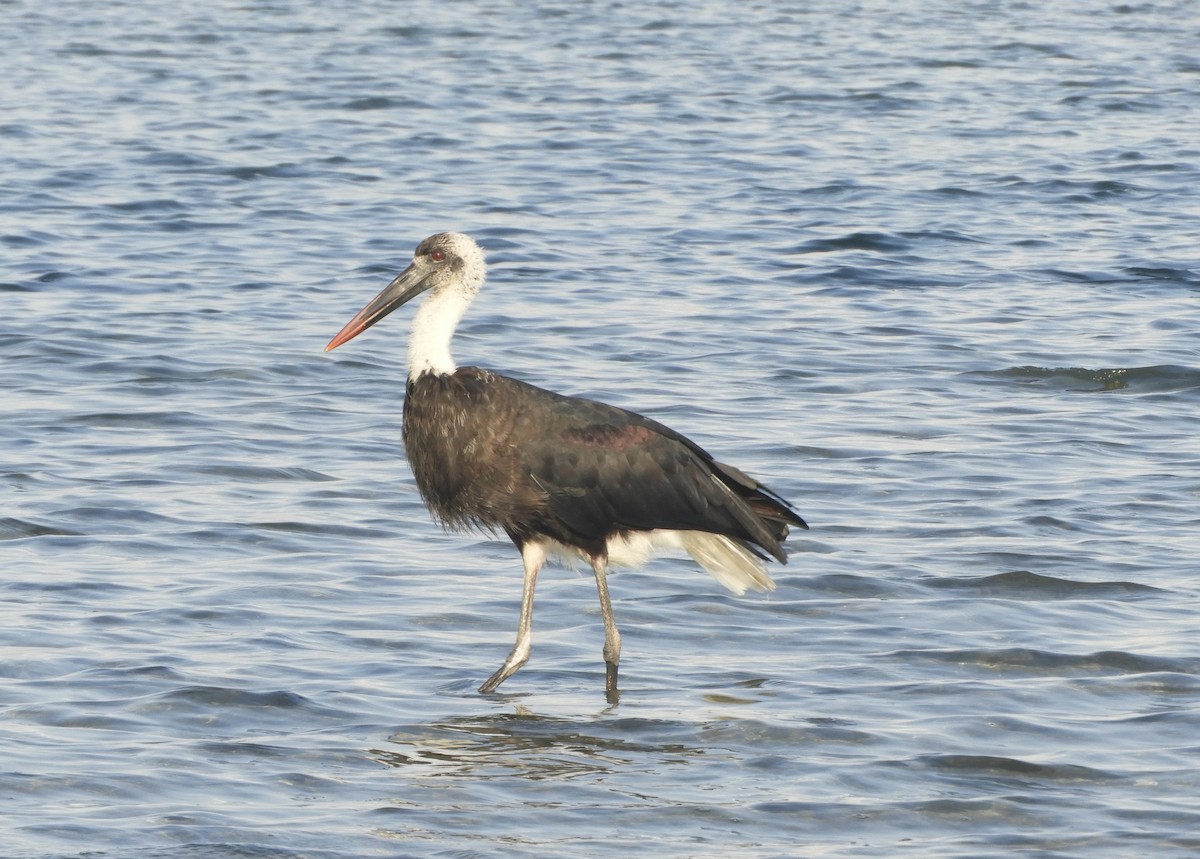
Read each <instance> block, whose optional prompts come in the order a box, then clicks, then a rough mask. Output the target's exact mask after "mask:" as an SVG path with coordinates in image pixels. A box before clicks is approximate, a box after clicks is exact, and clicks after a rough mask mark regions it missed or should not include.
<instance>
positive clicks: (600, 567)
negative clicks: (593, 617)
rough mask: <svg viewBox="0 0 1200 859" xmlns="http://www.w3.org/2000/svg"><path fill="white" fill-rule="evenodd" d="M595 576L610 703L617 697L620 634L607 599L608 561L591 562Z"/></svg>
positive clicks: (605, 685)
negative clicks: (602, 629)
mask: <svg viewBox="0 0 1200 859" xmlns="http://www.w3.org/2000/svg"><path fill="white" fill-rule="evenodd" d="M592 571H593V572H594V573H595V574H596V590H597V592H599V594H600V615H601V617H603V618H604V692H605V694H606V695H607V696H608V698H609V700H610V701H615V700H616V697H617V665H618V664H619V663H620V662H621V633H620V632H619V631H618V630H617V622H616V620H615V619H614V618H613V610H612V601H611V600H609V598H608V559H607V558H597V559H595V560H593V561H592Z"/></svg>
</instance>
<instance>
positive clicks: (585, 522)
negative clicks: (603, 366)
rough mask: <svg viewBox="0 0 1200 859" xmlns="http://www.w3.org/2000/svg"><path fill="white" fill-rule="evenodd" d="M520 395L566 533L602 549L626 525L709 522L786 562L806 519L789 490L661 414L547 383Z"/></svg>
mask: <svg viewBox="0 0 1200 859" xmlns="http://www.w3.org/2000/svg"><path fill="white" fill-rule="evenodd" d="M516 384H519V385H520V384H522V383H516ZM522 387H525V388H531V387H532V386H524V385H522ZM534 392H536V393H534ZM520 399H521V401H522V402H523V403H525V404H526V405H527V406H528V407H529V410H530V413H529V414H528V415H527V416H526V417H527V419H528V420H529V422H530V424H531V425H533V426H536V427H537V430H538V431H537V433H536V435H531V436H529V437H527V438H523V443H522V445H521V446H520V453H519V456H520V458H521V464H522V466H523V468H524V469H525V470H526V471H527V473H528V474H529V475H530V477H531V478H532V479H533V481H534V482H535V484H536V485H537V486H538V487H539V488H540V489H541V490H542V491H544V492H545V494H546V504H547V512H548V513H549V514H550V517H552V518H553V520H554V524H555V525H557V526H558V527H561V528H563V529H565V530H566V531H567V532H569V533H564V534H563V535H562V538H563V539H564V540H565V541H566V542H583V543H586V544H588V545H591V546H593V547H595V548H597V549H598V548H599V547H601V546H602V545H603V542H604V541H605V540H606V539H607V538H608V537H609V536H611V535H612V534H613V533H618V532H621V531H643V530H652V529H657V528H664V529H675V530H685V531H707V532H710V533H716V534H724V535H726V536H729V537H731V538H734V539H736V540H739V541H741V542H743V543H750V544H755V545H758V546H760V547H762V549H763V550H765V551H766V552H769V553H770V554H771V555H772V556H774V557H775V558H776V559H778V560H779V561H781V562H782V561H784V560H785V557H786V556H785V554H784V551H783V547H782V546H781V545H780V542H781V541H782V540H783V538H784V537H785V536H786V535H787V530H788V528H787V526H788V525H789V524H791V525H796V526H798V527H804V528H806V527H807V525H805V523H804V520H803V519H801V518H800V517H799V516H798V515H797V514H796V513H795V512H794V511H793V510H792V509H791V508H790V507H789V506H788V505H787V503H786V502H785V501H784V500H783V499H782V498H780V497H779V496H777V495H775V494H774V493H772V492H770V491H769V490H767V489H766V488H765V487H763V486H762V485H761V484H759V483H758V482H757V481H755V480H754V479H752V478H750V477H749V476H747V475H746V474H744V473H742V472H741V471H739V470H738V469H736V468H733V467H732V466H727V465H724V464H722V463H718V462H716V461H715V460H713V458H712V457H711V456H710V455H709V454H708V453H707V452H706V451H705V450H703V449H702V448H701V447H699V446H698V445H697V444H695V442H693V441H691V440H690V439H688V438H687V437H685V436H683V435H680V434H679V433H677V432H675V431H674V430H672V429H670V428H669V427H666V426H664V425H663V424H660V423H658V422H657V421H653V420H651V419H649V418H646V417H643V416H641V415H639V414H636V413H634V412H629V411H626V410H624V409H620V408H617V407H615V406H609V405H606V404H604V403H598V402H595V401H592V400H585V399H580V398H576V397H563V396H560V395H558V394H554V393H552V392H550V391H543V390H542V389H540V388H532V390H527V391H526V392H524V396H522V397H521V398H520ZM522 435H524V434H522ZM547 524H548V523H544V524H543V526H542V528H543V529H545V530H549V528H548V527H547Z"/></svg>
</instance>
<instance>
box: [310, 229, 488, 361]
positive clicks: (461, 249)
mask: <svg viewBox="0 0 1200 859" xmlns="http://www.w3.org/2000/svg"><path fill="white" fill-rule="evenodd" d="M485 273H486V266H485V265H484V257H483V250H482V249H481V248H480V247H479V245H477V244H475V240H474V239H472V238H471V237H470V236H467V235H463V234H462V233H438V234H436V235H433V236H430V237H429V238H427V239H425V240H424V241H423V242H421V243H420V244H419V245H417V249H416V251H415V252H414V253H413V261H412V262H411V263H410V264H409V266H408V268H406V269H405V270H404V271H402V272H400V274H398V275H396V278H395V280H393V281H392V282H391V283H389V284H388V285H387V286H386V287H384V289H383V291H382V292H380V293H379V295H377V296H375V297H374V298H373V299H371V301H370V303H369V304H367V306H366V307H364V308H363V309H362V310H360V311H359V312H358V313H357V314H356V315H355V317H354V318H353V319H351V320H350V321H349V322H347V323H346V326H345V327H344V328H343V329H342V330H341V331H339V332H338V333H337V336H336V337H334V338H333V339H332V340H330V341H329V345H328V346H326V347H325V351H326V352H328V351H330V350H331V349H336V348H337V347H338V346H341V345H342V344H343V343H345V342H346V341H347V340H352V339H354V338H355V337H357V336H358V335H359V334H361V333H362V332H364V331H366V330H367V329H368V328H370V327H371V326H372V325H374V324H375V323H376V322H378V321H379V320H380V319H383V317H385V316H387V315H388V314H389V313H391V312H392V311H393V310H395V309H396V308H397V307H400V306H401V305H402V304H406V303H407V302H409V301H411V300H412V299H414V298H416V297H417V296H418V295H420V294H421V293H422V292H426V291H430V290H432V291H433V293H434V294H438V293H442V292H447V291H455V292H458V293H460V294H461V296H462V297H463V298H465V299H466V300H467V301H469V300H470V299H472V298H474V297H475V293H477V292H479V287H481V286H482V285H483V279H484V275H485Z"/></svg>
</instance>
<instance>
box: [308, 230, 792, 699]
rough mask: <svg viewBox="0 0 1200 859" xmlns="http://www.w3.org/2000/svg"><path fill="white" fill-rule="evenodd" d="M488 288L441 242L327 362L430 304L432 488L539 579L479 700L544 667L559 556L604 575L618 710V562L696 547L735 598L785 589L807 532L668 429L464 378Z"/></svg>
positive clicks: (423, 251)
mask: <svg viewBox="0 0 1200 859" xmlns="http://www.w3.org/2000/svg"><path fill="white" fill-rule="evenodd" d="M485 274H486V266H485V264H484V254H483V251H482V250H480V248H479V246H478V245H477V244H476V243H475V242H474V241H473V240H472V239H471V238H470V237H469V236H465V235H463V234H461V233H438V234H437V235H433V236H430V237H429V238H427V239H425V240H424V241H423V242H421V243H420V244H419V245H418V246H417V249H416V252H415V254H414V255H413V261H412V263H411V264H410V265H409V266H408V267H407V268H406V269H405V270H404V271H403V272H401V273H400V274H399V275H398V276H397V277H396V278H395V279H394V280H393V281H392V282H391V283H390V284H388V285H387V286H386V287H385V288H384V289H383V291H382V292H380V293H379V295H377V296H376V297H375V298H374V299H372V300H371V302H370V303H369V304H367V306H366V307H364V308H363V309H362V310H361V311H359V313H358V314H357V315H356V316H355V317H354V318H353V319H351V320H350V321H349V322H348V323H346V326H345V327H344V328H342V330H341V331H339V332H338V334H337V336H335V337H334V338H333V339H332V340H331V341H329V345H328V346H326V347H325V351H326V352H328V351H330V350H331V349H336V348H337V347H338V346H341V345H342V344H343V343H345V342H346V341H348V340H350V339H352V338H354V337H356V336H358V335H359V334H361V333H362V332H363V331H365V330H366V329H367V328H369V327H370V326H372V325H374V324H375V323H376V322H378V321H379V320H381V319H383V318H384V317H385V316H387V315H388V314H389V313H391V312H392V311H393V310H395V309H396V308H398V307H400V306H401V305H403V304H404V303H406V302H408V301H410V300H411V299H413V298H415V297H416V296H418V295H420V294H421V293H424V292H428V293H429V295H428V297H427V298H426V299H425V300H424V302H422V304H421V307H420V309H418V310H417V313H416V316H415V318H414V320H413V325H412V333H411V336H410V338H409V344H408V384H407V387H406V395H405V399H404V431H403V436H404V446H405V450H406V452H407V455H408V461H409V464H410V466H411V467H412V471H413V475H414V477H415V478H416V483H417V488H418V489H419V490H420V493H421V497H422V498H423V499H424V501H425V503H426V505H427V506H428V507H429V509H430V511H431V512H432V513H433V515H434V516H435V517H436V518H437V519H439V520H441V522H442V523H443V524H444V525H446V526H448V527H451V528H456V529H467V528H472V527H474V528H481V529H483V530H486V531H491V532H493V533H494V532H496V531H497V530H502V531H504V533H505V534H507V535H508V537H509V539H511V540H512V542H513V544H514V545H516V547H517V550H518V551H519V552H520V553H521V560H522V563H523V564H524V568H525V575H524V585H523V588H522V592H521V614H520V620H519V622H518V624H517V639H516V643H515V644H514V646H513V648H512V650H511V652H510V653H509V654H508V658H506V659H505V660H504V664H503V665H501V666H500V668H499V669H498V670H497V671H496V672H495V673H494V674H492V676H491V677H489V678H488V679H487V680H486V681H485V682H484V683H483V685H482V686H480V687H479V691H480V692H481V693H484V694H487V693H490V692H493V691H494V690H495V689H496V687H498V686H499V685H500V684H501V683H503V682H504V681H505V680H507V679H508V678H509V677H511V676H512V675H513V674H515V673H516V672H517V670H518V669H519V668H520V667H521V666H522V665H524V664H525V663H526V662H527V661H528V660H529V653H530V646H531V641H532V626H533V592H534V585H535V584H536V582H537V577H538V571H539V570H541V568H542V565H543V563H544V562H545V561H546V560H547V559H548V558H549V557H558V558H564V559H567V560H579V559H582V560H584V561H586V562H587V563H588V564H589V565H590V566H591V569H592V572H593V574H594V575H595V578H596V588H597V591H598V593H599V597H600V614H601V617H602V618H603V620H604V649H603V656H604V663H605V692H606V694H607V696H608V698H609V700H610V701H612V700H615V699H616V696H617V694H618V693H617V666H618V664H619V662H620V657H621V635H620V633H619V632H618V630H617V624H616V621H615V620H614V619H613V610H612V602H611V600H610V599H609V593H608V569H609V565H610V564H616V565H620V566H637V565H640V564H641V563H644V562H645V561H646V560H648V559H649V557H650V556H651V555H652V554H653V553H654V550H655V549H658V548H673V549H681V550H683V551H684V552H686V553H687V554H689V555H691V557H692V558H694V559H695V560H696V562H697V563H699V564H700V566H702V567H703V568H704V569H705V570H707V571H708V572H709V573H710V574H712V576H713V577H714V578H716V579H717V581H719V582H720V583H721V584H723V585H724V586H725V587H727V588H728V589H729V590H731V591H732V592H734V593H735V594H742V593H744V592H745V591H746V589H747V588H753V589H754V590H759V591H768V590H771V589H773V588H774V587H775V583H774V582H773V581H772V580H771V577H770V576H769V575H768V574H767V571H766V569H765V568H764V565H763V561H765V560H766V559H767V555H770V556H771V557H772V558H774V559H775V560H777V561H778V562H779V563H781V564H784V563H787V555H786V553H785V552H784V548H783V545H782V544H783V540H784V538H785V537H786V536H787V534H788V528H789V526H793V525H794V526H796V527H799V528H807V527H808V525H807V524H805V522H804V520H803V519H801V518H800V516H799V515H798V514H797V513H796V512H795V511H794V510H793V509H792V508H791V507H790V506H789V505H788V503H787V502H786V501H785V500H784V499H783V498H781V497H780V496H779V495H777V494H775V493H774V492H772V491H771V490H770V489H768V488H767V487H765V486H763V485H762V484H761V483H759V482H758V481H756V480H754V479H753V478H751V477H749V476H748V475H746V474H744V473H743V472H741V471H739V470H738V469H736V468H734V467H732V466H729V465H725V464H723V463H720V462H717V461H716V460H715V459H713V457H712V456H711V455H710V454H709V453H708V452H707V451H705V450H704V449H703V448H701V447H700V446H699V445H698V444H696V443H695V442H694V441H692V440H691V439H689V438H687V437H685V436H683V435H681V434H680V433H677V432H675V431H674V430H672V429H670V428H669V427H666V426H664V425H663V424H660V423H658V422H657V421H654V420H651V419H650V418H647V417H643V416H642V415H639V414H636V413H634V412H630V411H626V410H625V409H621V408H617V407H616V406H610V405H607V404H605V403H600V402H595V401H593V400H587V399H583V398H580V397H568V396H562V395H560V394H556V393H554V392H552V391H547V390H544V389H542V388H538V387H534V386H533V385H529V384H526V383H525V382H521V381H518V380H516V379H511V378H509V377H507V376H502V375H500V374H498V373H493V372H491V371H490V370H484V369H480V368H478V367H458V366H456V365H455V363H454V360H453V358H451V356H450V341H451V339H452V337H453V335H454V331H455V329H456V328H457V326H458V323H459V321H460V320H461V319H462V317H463V314H464V313H465V312H466V310H467V308H468V307H469V306H470V304H471V302H472V300H473V299H474V298H475V296H476V295H477V294H478V292H479V288H480V287H481V286H482V285H483V282H484V277H485ZM764 553H766V554H764Z"/></svg>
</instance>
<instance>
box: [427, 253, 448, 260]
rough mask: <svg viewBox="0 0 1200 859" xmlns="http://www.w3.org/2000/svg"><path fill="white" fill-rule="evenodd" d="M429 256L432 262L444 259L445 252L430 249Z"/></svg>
mask: <svg viewBox="0 0 1200 859" xmlns="http://www.w3.org/2000/svg"><path fill="white" fill-rule="evenodd" d="M429 258H430V259H431V260H433V261H434V262H441V261H442V260H444V259H445V258H446V252H445V251H430V252H429Z"/></svg>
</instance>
